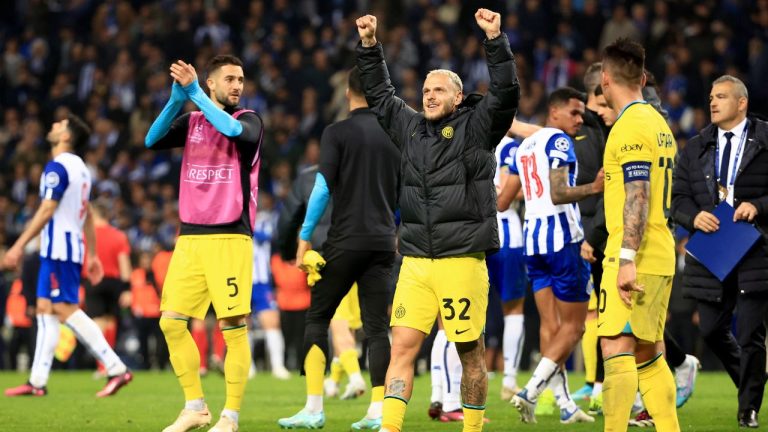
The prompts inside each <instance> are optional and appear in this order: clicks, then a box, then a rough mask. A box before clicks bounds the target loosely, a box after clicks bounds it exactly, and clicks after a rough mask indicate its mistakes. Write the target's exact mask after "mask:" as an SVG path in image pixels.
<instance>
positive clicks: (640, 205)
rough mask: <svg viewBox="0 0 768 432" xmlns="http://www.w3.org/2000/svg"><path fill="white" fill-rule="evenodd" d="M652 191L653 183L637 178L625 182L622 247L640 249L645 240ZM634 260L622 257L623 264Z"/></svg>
mask: <svg viewBox="0 0 768 432" xmlns="http://www.w3.org/2000/svg"><path fill="white" fill-rule="evenodd" d="M650 193H651V183H650V182H648V181H643V180H635V181H631V182H627V183H624V194H625V195H626V198H625V199H624V238H622V240H621V248H622V249H632V250H633V251H637V250H638V249H640V243H641V242H642V241H643V233H644V232H645V224H646V222H647V221H648V200H649V195H650ZM629 262H632V261H631V260H628V259H621V260H620V261H619V263H620V264H621V265H624V264H627V263H629Z"/></svg>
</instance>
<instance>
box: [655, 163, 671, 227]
mask: <svg viewBox="0 0 768 432" xmlns="http://www.w3.org/2000/svg"><path fill="white" fill-rule="evenodd" d="M659 167H661V168H664V202H663V203H662V204H663V206H664V217H665V218H667V219H669V218H670V217H671V216H672V211H671V209H672V170H673V169H674V168H675V161H674V160H672V158H669V157H668V158H664V157H660V158H659Z"/></svg>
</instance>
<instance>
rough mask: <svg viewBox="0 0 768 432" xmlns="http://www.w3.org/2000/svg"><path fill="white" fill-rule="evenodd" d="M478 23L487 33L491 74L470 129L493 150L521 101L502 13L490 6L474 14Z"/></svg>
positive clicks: (489, 71)
mask: <svg viewBox="0 0 768 432" xmlns="http://www.w3.org/2000/svg"><path fill="white" fill-rule="evenodd" d="M475 20H476V21H477V25H479V26H480V28H481V29H482V30H483V31H484V32H485V36H486V40H485V41H483V46H484V47H485V53H486V61H487V62H488V73H489V75H490V77H491V82H490V86H489V89H488V94H486V95H485V97H483V99H482V100H481V101H480V102H479V103H478V106H477V108H476V109H475V112H474V114H473V119H472V120H473V121H472V122H470V124H469V130H470V133H471V134H472V136H473V137H474V138H475V139H474V140H473V141H474V142H476V143H477V144H478V145H481V146H483V147H485V148H488V149H491V148H493V146H495V145H496V143H498V142H499V141H500V140H501V138H502V137H503V136H504V135H505V134H506V133H507V130H508V129H509V125H510V124H511V123H512V120H513V119H514V118H515V113H516V112H517V106H518V103H519V101H520V85H519V83H518V81H517V70H516V68H515V58H514V56H513V55H512V50H511V49H510V47H509V40H508V39H507V35H505V34H504V33H502V32H501V30H500V28H501V16H500V15H499V14H498V13H495V12H492V11H489V10H488V9H478V11H477V12H476V13H475Z"/></svg>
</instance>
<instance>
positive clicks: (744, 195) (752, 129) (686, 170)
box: [672, 118, 768, 301]
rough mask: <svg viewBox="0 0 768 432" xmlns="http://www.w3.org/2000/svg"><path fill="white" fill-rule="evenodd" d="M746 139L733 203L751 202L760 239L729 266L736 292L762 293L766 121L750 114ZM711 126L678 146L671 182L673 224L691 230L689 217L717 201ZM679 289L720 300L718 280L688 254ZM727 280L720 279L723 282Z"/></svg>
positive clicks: (765, 283)
mask: <svg viewBox="0 0 768 432" xmlns="http://www.w3.org/2000/svg"><path fill="white" fill-rule="evenodd" d="M748 128H749V129H748V131H747V141H746V143H745V147H744V150H743V152H744V153H743V156H742V159H741V164H740V166H739V168H738V170H737V177H736V181H735V183H734V200H733V204H734V208H738V207H739V205H740V204H741V203H742V202H749V203H752V204H753V205H754V206H755V207H757V212H758V214H757V218H756V219H755V221H754V223H755V226H756V227H757V228H758V229H759V230H760V231H761V232H762V233H763V237H762V239H760V240H758V242H757V244H756V245H755V246H754V247H753V248H752V249H751V250H750V252H749V253H748V254H747V255H746V256H745V257H744V259H743V260H742V261H741V262H740V263H739V265H738V266H737V267H736V268H735V270H734V273H735V274H732V275H731V276H730V277H733V278H735V279H733V280H735V281H736V282H737V286H738V290H739V294H755V293H768V235H766V233H768V123H766V122H764V121H762V120H758V119H755V118H750V119H749V123H748ZM717 129H718V128H717V126H715V125H713V124H710V125H709V126H707V127H706V128H704V129H703V130H702V131H701V132H700V133H699V134H698V135H696V136H695V137H693V138H692V139H691V140H690V141H689V142H688V144H687V145H686V146H685V148H684V149H683V150H682V151H680V153H679V159H678V162H677V166H676V167H675V175H674V183H673V186H672V214H673V218H674V220H675V222H676V223H678V224H680V225H682V226H683V227H685V228H686V229H688V231H691V232H693V231H694V228H693V220H694V218H695V217H696V215H697V214H698V213H699V212H700V211H702V210H704V211H708V212H711V211H712V210H713V209H714V208H715V206H716V205H717V204H718V196H717V179H716V176H715V149H716V146H717ZM683 275H684V278H683V290H684V293H685V295H686V297H690V298H694V299H697V300H704V301H721V300H722V297H723V289H724V288H723V284H722V283H721V282H720V281H719V280H718V279H717V278H716V277H715V276H714V275H713V274H712V273H711V272H710V271H709V270H707V269H706V268H705V267H704V266H703V265H701V264H700V263H699V262H698V261H696V260H695V259H694V258H693V257H691V256H690V255H687V256H686V257H685V270H684V273H683ZM728 280H729V279H726V281H728Z"/></svg>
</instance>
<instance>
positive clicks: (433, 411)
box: [427, 402, 443, 420]
mask: <svg viewBox="0 0 768 432" xmlns="http://www.w3.org/2000/svg"><path fill="white" fill-rule="evenodd" d="M442 413H443V403H442V402H432V404H430V405H429V411H427V414H429V418H431V419H432V420H437V418H439V417H440V415H441V414H442Z"/></svg>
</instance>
